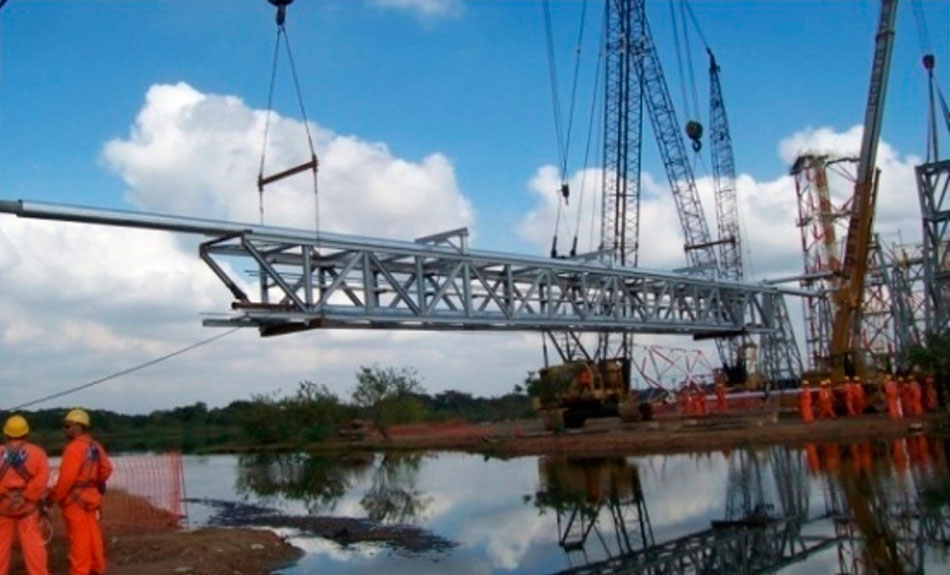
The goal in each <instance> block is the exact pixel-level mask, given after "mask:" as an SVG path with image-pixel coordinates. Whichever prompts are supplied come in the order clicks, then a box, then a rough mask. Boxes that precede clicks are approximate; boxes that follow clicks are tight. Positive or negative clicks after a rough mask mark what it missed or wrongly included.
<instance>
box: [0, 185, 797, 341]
mask: <svg viewBox="0 0 950 575" xmlns="http://www.w3.org/2000/svg"><path fill="white" fill-rule="evenodd" d="M0 212H7V213H13V214H16V215H18V216H22V217H33V218H42V219H54V220H66V221H74V222H85V223H98V224H107V225H115V226H122V227H133V228H134V227H138V228H148V229H156V230H165V231H173V232H186V233H193V234H201V235H205V236H210V237H211V239H209V240H208V241H205V242H204V243H202V244H201V247H200V256H201V258H202V260H203V261H204V262H205V263H206V264H207V265H208V266H209V267H210V268H211V270H212V271H213V272H214V273H215V275H217V277H218V278H219V279H220V280H221V282H222V283H223V284H224V285H225V286H226V287H227V288H228V289H229V290H230V292H231V294H232V295H233V297H234V302H233V305H232V310H231V311H230V312H227V313H223V314H220V315H219V316H218V317H210V318H208V319H205V320H204V323H205V325H209V326H234V327H253V328H258V329H259V330H260V331H261V333H262V334H263V335H273V334H280V333H286V332H292V331H299V330H305V329H312V328H320V327H332V328H362V329H366V328H369V329H372V328H382V329H421V330H494V331H499V330H522V331H532V330H534V331H545V330H572V331H577V332H584V331H588V332H600V331H613V332H628V333H673V334H703V335H710V336H714V335H719V334H722V335H728V334H735V333H764V334H769V333H771V332H772V331H773V330H775V328H776V316H775V310H777V309H783V308H784V299H783V292H782V290H780V289H777V288H774V287H771V286H765V285H752V284H742V283H735V282H722V281H715V280H709V279H703V278H697V277H692V276H683V275H677V274H673V273H663V272H651V271H645V270H642V269H637V268H613V267H610V266H607V265H604V264H601V263H599V262H597V261H584V260H583V259H578V260H552V259H547V258H537V257H527V256H513V255H508V254H502V253H493V252H483V251H474V250H470V249H469V248H468V246H467V234H466V233H465V232H464V230H456V231H454V232H449V233H446V234H439V235H435V236H430V237H427V238H420V239H419V240H417V241H416V242H400V241H390V240H380V239H373V238H363V237H356V236H348V235H341V234H328V233H320V234H314V233H313V232H307V231H303V230H292V229H286V228H273V227H264V226H254V225H246V224H238V223H231V222H220V221H209V220H200V219H195V218H183V217H177V216H167V215H159V214H148V213H141V212H125V211H116V210H99V209H91V208H80V207H72V206H62V205H53V204H41V203H32V202H24V201H0ZM235 264H240V265H242V266H246V265H248V264H250V268H251V272H250V273H249V274H239V273H235V272H233V271H232V270H233V269H239V268H238V267H237V266H236V265H235ZM251 286H253V287H251Z"/></svg>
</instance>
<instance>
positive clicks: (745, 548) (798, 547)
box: [560, 519, 835, 575]
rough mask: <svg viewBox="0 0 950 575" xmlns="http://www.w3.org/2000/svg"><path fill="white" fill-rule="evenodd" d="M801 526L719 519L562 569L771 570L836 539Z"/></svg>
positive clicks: (594, 572) (596, 572)
mask: <svg viewBox="0 0 950 575" xmlns="http://www.w3.org/2000/svg"><path fill="white" fill-rule="evenodd" d="M800 527H801V525H800V522H799V521H798V520H795V519H765V520H761V521H752V520H750V521H738V522H735V521H722V522H718V521H717V522H713V526H712V527H711V528H709V529H706V530H703V531H700V532H697V533H692V534H689V535H686V536H685V537H680V538H677V539H673V540H671V541H666V542H663V543H660V544H656V545H651V546H649V547H646V548H644V549H641V550H639V551H636V552H634V553H630V554H627V555H623V556H619V557H615V558H610V559H607V560H605V561H599V562H595V563H591V564H588V565H585V566H583V567H576V568H572V569H567V570H564V571H561V572H560V574H564V575H566V574H571V575H587V574H589V575H600V574H603V573H612V574H616V575H620V574H626V573H629V574H634V573H636V574H641V573H642V574H649V575H667V574H668V575H674V574H676V575H679V574H694V573H695V574H713V573H730V574H744V573H748V574H751V573H769V572H774V571H777V570H778V569H781V568H782V567H784V566H786V565H790V564H792V563H795V562H797V561H801V560H802V559H804V558H806V557H808V556H809V555H811V554H812V553H815V552H816V551H819V550H821V549H823V548H825V547H828V546H829V545H831V544H832V543H834V541H835V538H834V537H831V536H829V537H808V538H804V537H802V536H801V535H800Z"/></svg>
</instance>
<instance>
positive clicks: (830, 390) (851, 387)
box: [798, 376, 937, 423]
mask: <svg viewBox="0 0 950 575" xmlns="http://www.w3.org/2000/svg"><path fill="white" fill-rule="evenodd" d="M883 392H884V398H885V399H886V401H887V414H888V416H890V417H891V418H893V419H898V418H901V417H917V416H920V415H923V414H924V412H925V411H936V410H937V388H936V386H935V385H934V379H933V377H927V378H926V379H925V380H924V385H923V387H921V385H920V383H918V381H917V380H916V379H915V378H913V377H908V378H906V379H905V378H904V377H898V378H897V380H896V381H895V380H894V378H893V377H890V378H888V379H887V380H886V381H885V382H884V384H883ZM836 394H837V395H839V396H840V397H841V398H842V399H843V402H842V405H843V406H844V412H845V413H846V414H847V416H848V417H856V416H858V415H861V414H863V413H864V412H865V410H866V409H867V407H868V399H867V394H866V392H865V387H864V384H862V383H861V382H860V381H859V380H858V378H857V377H854V378H852V377H848V376H845V378H844V381H843V382H842V383H841V384H839V385H837V386H834V387H832V385H831V380H830V379H823V380H821V382H820V384H819V386H818V389H817V390H813V389H812V386H811V384H810V383H809V382H808V381H807V380H804V381H802V389H801V392H800V393H799V395H798V411H799V413H800V414H801V417H802V421H804V422H806V423H811V422H812V421H814V420H815V419H834V418H835V417H836V416H837V411H836V410H835V405H836V403H835V395H836Z"/></svg>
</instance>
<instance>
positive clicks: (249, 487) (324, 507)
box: [235, 453, 432, 524]
mask: <svg viewBox="0 0 950 575" xmlns="http://www.w3.org/2000/svg"><path fill="white" fill-rule="evenodd" d="M422 458H423V456H422V455H420V454H395V455H393V454H390V455H385V456H374V455H372V454H347V455H342V456H341V455H324V454H311V453H281V454H255V455H242V456H241V457H240V458H239V460H238V475H237V480H236V484H235V488H236V490H237V492H238V493H239V494H241V495H243V496H245V497H248V496H250V495H254V496H256V497H258V498H260V499H262V500H263V501H264V502H265V503H266V502H267V500H268V499H271V498H275V497H282V498H285V499H288V500H291V501H300V502H302V503H303V505H304V507H305V508H306V509H307V513H308V514H310V515H320V514H328V513H332V512H333V511H334V510H335V509H336V505H337V503H338V502H339V500H340V499H341V498H342V497H343V495H344V494H345V493H346V492H347V490H349V489H351V488H353V487H355V486H356V485H357V484H358V483H359V482H360V481H362V480H363V479H364V478H366V477H367V475H368V476H369V479H370V486H369V489H367V491H366V492H365V494H364V495H363V497H362V498H361V499H360V505H361V506H362V507H363V509H365V510H366V513H367V516H368V517H369V519H372V520H374V521H379V522H381V523H390V524H407V523H413V522H415V521H417V520H418V519H420V518H422V517H423V516H424V514H425V512H426V510H427V509H428V507H429V506H430V504H431V502H432V498H431V497H430V496H427V495H425V494H424V493H422V492H421V491H419V489H418V488H417V487H416V482H417V478H418V473H419V468H420V465H421V462H422Z"/></svg>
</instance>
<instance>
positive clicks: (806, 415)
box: [798, 379, 815, 423]
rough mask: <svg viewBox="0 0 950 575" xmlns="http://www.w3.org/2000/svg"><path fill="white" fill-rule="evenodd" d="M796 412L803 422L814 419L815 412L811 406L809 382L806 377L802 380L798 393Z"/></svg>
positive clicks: (809, 421)
mask: <svg viewBox="0 0 950 575" xmlns="http://www.w3.org/2000/svg"><path fill="white" fill-rule="evenodd" d="M798 412H799V413H800V414H801V415H802V421H804V422H805V423H811V422H813V421H815V413H814V412H813V411H812V408H811V384H810V383H808V380H807V379H806V380H803V381H802V390H801V392H799V394H798Z"/></svg>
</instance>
